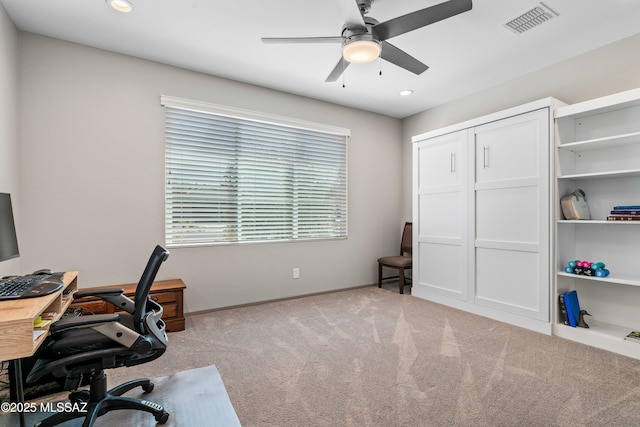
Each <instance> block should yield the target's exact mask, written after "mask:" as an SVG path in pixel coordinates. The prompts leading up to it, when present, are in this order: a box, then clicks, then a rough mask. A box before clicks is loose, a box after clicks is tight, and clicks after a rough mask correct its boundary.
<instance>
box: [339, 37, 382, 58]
mask: <svg viewBox="0 0 640 427" xmlns="http://www.w3.org/2000/svg"><path fill="white" fill-rule="evenodd" d="M365 36H366V35H364V36H359V37H352V38H351V39H349V40H347V41H346V42H345V43H344V44H343V45H342V57H343V58H344V59H345V60H346V61H348V62H351V63H355V64H364V63H367V62H371V61H374V60H376V59H377V58H378V57H379V56H380V52H381V51H382V47H381V46H380V42H379V41H377V40H373V38H372V37H371V36H369V37H365Z"/></svg>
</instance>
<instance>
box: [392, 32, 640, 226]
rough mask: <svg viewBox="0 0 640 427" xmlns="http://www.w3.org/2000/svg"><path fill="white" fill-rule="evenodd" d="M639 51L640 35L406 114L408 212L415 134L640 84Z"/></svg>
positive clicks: (406, 211)
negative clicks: (543, 102)
mask: <svg viewBox="0 0 640 427" xmlns="http://www.w3.org/2000/svg"><path fill="white" fill-rule="evenodd" d="M639 52H640V34H638V35H635V36H632V37H629V38H626V39H623V40H620V41H618V42H616V43H612V44H610V45H607V46H604V47H601V48H598V49H595V50H592V51H590V52H587V53H584V54H581V55H578V56H575V57H573V58H570V59H568V60H565V61H562V62H559V63H557V64H555V65H552V66H550V67H546V68H543V69H541V70H538V71H536V72H533V73H530V74H527V75H525V76H522V77H519V78H517V79H514V80H511V81H509V82H507V83H504V84H501V85H498V86H495V87H492V88H489V89H487V90H483V91H481V92H478V93H475V94H473V95H470V96H466V97H464V98H461V99H459V100H457V101H453V102H450V103H447V104H444V105H441V106H438V107H436V108H432V109H430V110H427V111H424V112H422V113H418V114H416V115H414V116H411V117H408V118H406V119H404V120H403V123H402V124H403V126H402V141H403V142H402V147H403V155H402V165H403V167H402V170H403V176H402V188H403V197H402V200H403V203H402V217H403V218H410V217H411V194H412V193H411V185H412V181H411V179H412V178H411V177H412V164H411V156H412V146H411V137H412V136H414V135H419V134H421V133H424V132H427V131H430V130H434V129H439V128H441V127H444V126H448V125H451V124H455V123H459V122H462V121H465V120H468V119H473V118H475V117H479V116H483V115H485V114H489V113H493V112H495V111H500V110H503V109H506V108H509V107H513V106H517V105H520V104H524V103H526V102H529V101H535V100H537V99H542V98H547V97H550V96H552V97H554V98H557V99H559V100H561V101H563V102H565V103H567V104H573V103H576V102H580V101H585V100H588V99H592V98H597V97H600V96H604V95H609V94H612V93H616V92H622V91H624V90H628V89H634V88H637V87H640V54H638V53H639ZM487 72H491V71H490V70H487Z"/></svg>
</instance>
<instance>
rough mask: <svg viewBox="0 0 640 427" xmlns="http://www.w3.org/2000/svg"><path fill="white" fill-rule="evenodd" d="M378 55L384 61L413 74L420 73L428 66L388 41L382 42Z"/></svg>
mask: <svg viewBox="0 0 640 427" xmlns="http://www.w3.org/2000/svg"><path fill="white" fill-rule="evenodd" d="M380 57H381V58H382V59H384V60H385V61H389V62H391V63H392V64H396V65H397V66H398V67H400V68H404V69H405V70H408V71H411V72H412V73H414V74H422V73H423V72H424V71H426V70H427V68H429V67H428V66H427V65H425V64H423V63H422V62H420V61H418V60H417V59H416V58H414V57H413V56H411V55H409V54H408V53H406V52H405V51H403V50H400V49H398V48H397V47H395V46H394V45H392V44H391V43H389V42H382V52H380Z"/></svg>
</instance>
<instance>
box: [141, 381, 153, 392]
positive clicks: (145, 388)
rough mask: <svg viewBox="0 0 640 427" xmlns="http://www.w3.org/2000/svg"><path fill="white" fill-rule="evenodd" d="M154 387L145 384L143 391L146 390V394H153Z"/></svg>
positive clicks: (150, 384)
mask: <svg viewBox="0 0 640 427" xmlns="http://www.w3.org/2000/svg"><path fill="white" fill-rule="evenodd" d="M153 387H154V385H153V383H149V384H145V385H143V386H142V390H144V392H145V393H151V392H152V391H153Z"/></svg>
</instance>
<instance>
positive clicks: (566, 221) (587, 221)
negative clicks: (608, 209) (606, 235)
mask: <svg viewBox="0 0 640 427" xmlns="http://www.w3.org/2000/svg"><path fill="white" fill-rule="evenodd" d="M557 222H558V224H591V225H595V224H600V225H602V224H605V225H620V224H624V225H627V226H628V225H631V226H634V225H640V221H607V220H604V219H559V220H558V221H557Z"/></svg>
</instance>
